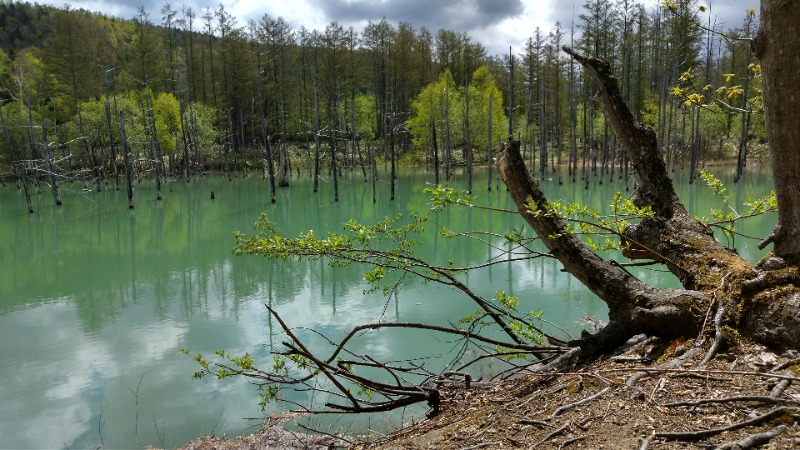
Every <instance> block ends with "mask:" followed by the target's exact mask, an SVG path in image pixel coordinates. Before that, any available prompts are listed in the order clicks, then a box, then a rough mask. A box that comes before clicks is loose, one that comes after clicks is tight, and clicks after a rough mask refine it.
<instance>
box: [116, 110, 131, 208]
mask: <svg viewBox="0 0 800 450" xmlns="http://www.w3.org/2000/svg"><path fill="white" fill-rule="evenodd" d="M119 134H120V144H121V145H122V152H123V154H124V155H125V181H126V183H127V187H128V209H133V167H131V164H132V163H131V151H130V146H129V145H128V138H126V137H125V113H124V112H120V113H119Z"/></svg>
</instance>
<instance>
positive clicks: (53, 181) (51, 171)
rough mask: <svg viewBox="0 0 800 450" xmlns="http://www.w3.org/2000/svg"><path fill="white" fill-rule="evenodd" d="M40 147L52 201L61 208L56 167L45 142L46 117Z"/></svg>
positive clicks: (51, 153)
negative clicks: (44, 159)
mask: <svg viewBox="0 0 800 450" xmlns="http://www.w3.org/2000/svg"><path fill="white" fill-rule="evenodd" d="M42 146H43V147H44V152H45V157H46V158H47V173H48V175H49V176H50V190H51V191H52V192H53V200H55V202H56V205H58V206H61V194H60V193H59V192H58V174H56V166H55V164H54V163H53V152H52V151H50V145H49V143H48V142H47V117H45V118H44V123H43V124H42Z"/></svg>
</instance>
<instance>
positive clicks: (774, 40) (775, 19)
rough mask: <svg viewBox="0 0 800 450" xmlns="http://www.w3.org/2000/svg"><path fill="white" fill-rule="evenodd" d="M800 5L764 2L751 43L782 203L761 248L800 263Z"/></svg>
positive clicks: (778, 196) (765, 0) (776, 187)
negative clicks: (759, 71)
mask: <svg viewBox="0 0 800 450" xmlns="http://www.w3.org/2000/svg"><path fill="white" fill-rule="evenodd" d="M798 20H800V2H796V1H786V0H762V1H761V27H760V29H759V31H758V33H757V35H756V38H755V39H754V40H753V42H752V47H753V51H754V52H755V55H756V57H758V59H759V60H760V61H761V69H762V73H763V83H764V104H765V106H766V107H765V110H764V114H765V119H766V124H767V134H768V136H769V148H770V156H771V160H772V163H773V164H772V166H773V167H772V169H773V175H774V179H775V195H776V197H777V199H778V207H779V209H778V224H777V225H776V226H775V229H774V230H773V232H772V234H771V235H770V236H769V237H768V238H767V239H766V240H765V241H764V242H763V243H762V244H761V247H762V248H763V247H766V246H767V245H768V244H769V243H772V244H774V253H775V255H777V256H780V257H783V258H786V259H788V260H792V261H794V262H797V261H798V259H799V258H798V257H800V189H798V185H800V119H798V117H800V116H798V114H797V112H798V111H799V110H800V96H798V88H800V83H798V80H797V74H798V73H800V53H798V51H797V49H798V48H800V28H798V27H797V23H798Z"/></svg>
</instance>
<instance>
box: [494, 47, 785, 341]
mask: <svg viewBox="0 0 800 450" xmlns="http://www.w3.org/2000/svg"><path fill="white" fill-rule="evenodd" d="M564 50H565V51H566V52H567V53H569V54H570V55H572V56H573V57H574V58H575V59H576V60H577V61H578V62H580V63H581V64H582V65H583V67H584V68H585V70H586V71H587V72H588V73H589V74H590V75H591V76H592V78H594V80H595V81H596V82H597V84H598V93H597V96H596V100H597V102H598V103H599V105H600V107H601V109H602V110H603V112H604V114H605V115H606V118H607V120H608V122H609V124H610V125H611V127H612V129H613V131H614V133H615V134H616V135H617V138H618V139H619V140H620V142H621V143H622V145H623V147H624V148H625V149H626V151H627V152H628V157H629V158H630V161H631V163H632V165H633V167H634V169H635V176H636V183H637V191H636V197H635V198H634V203H635V204H636V205H637V206H639V207H644V206H649V207H651V208H652V210H653V212H654V215H653V217H652V218H649V219H645V220H643V221H642V222H641V223H639V224H637V225H633V226H630V227H629V228H628V229H626V230H625V232H624V233H623V234H624V236H623V237H624V239H625V240H626V241H627V242H628V243H629V244H630V248H629V249H628V250H627V251H626V252H625V255H626V256H629V257H634V258H648V259H653V260H656V261H659V262H661V263H663V264H665V265H666V267H667V268H668V269H669V270H670V271H671V272H672V273H673V274H674V275H675V276H677V277H678V278H679V279H680V281H681V283H682V284H683V286H684V289H663V288H655V287H652V286H649V285H647V284H646V283H644V282H642V281H641V280H639V279H637V278H635V277H634V276H633V275H631V274H629V273H628V272H626V271H624V270H622V269H621V268H619V267H617V266H615V265H613V264H612V263H611V262H609V261H605V260H603V259H602V258H600V257H599V256H598V255H597V254H596V253H594V252H593V251H592V250H591V249H589V248H588V247H587V246H586V245H585V244H583V243H582V242H581V241H580V240H579V239H578V238H577V237H576V236H575V235H574V234H571V233H569V232H568V231H567V227H566V224H565V223H564V222H563V221H562V220H561V219H560V218H559V217H558V216H556V215H555V214H553V213H552V212H551V211H550V210H549V209H548V200H547V199H546V198H545V196H544V194H543V193H542V191H541V189H540V188H539V186H538V184H537V183H536V182H535V181H534V180H533V178H532V177H531V176H530V173H529V172H528V171H527V169H526V167H525V164H524V161H523V160H522V157H521V155H520V151H519V148H520V143H519V141H514V140H513V139H512V138H511V137H509V140H508V141H506V142H505V143H504V145H503V148H502V153H501V154H500V155H499V157H498V158H497V162H496V166H497V169H498V171H499V173H500V176H501V178H502V179H503V181H504V182H505V184H506V186H507V187H508V189H509V192H510V194H511V196H512V197H513V199H514V201H515V203H516V205H517V207H518V209H519V212H520V213H521V214H522V216H523V217H524V218H525V220H526V221H527V222H528V224H530V225H531V227H533V229H534V230H535V231H536V233H537V234H538V235H539V237H540V239H542V241H543V242H544V244H545V245H546V246H547V248H548V249H549V250H550V252H551V254H553V256H555V257H556V258H557V259H558V260H559V261H560V262H561V263H562V264H563V266H564V269H565V270H566V271H567V272H569V273H571V274H572V275H573V276H575V277H576V278H577V279H578V280H580V281H581V282H582V283H583V284H584V285H586V286H587V287H588V288H589V289H590V290H591V291H592V292H594V293H595V294H596V295H597V296H598V297H600V299H602V300H603V301H604V302H606V304H607V305H608V307H609V323H608V325H607V326H606V327H605V328H604V329H603V330H601V331H600V332H599V333H598V334H597V335H595V336H584V339H583V340H582V341H579V342H576V344H577V345H580V346H581V347H582V349H584V350H586V351H587V353H586V356H591V355H593V354H595V353H596V352H598V351H600V352H602V351H607V350H609V349H611V348H614V347H616V346H617V345H618V344H620V343H622V342H623V341H624V340H625V339H627V338H628V337H630V336H632V335H634V334H636V333H642V332H644V333H647V334H650V335H661V336H665V337H676V336H693V335H695V334H696V333H697V332H698V331H699V330H700V329H701V328H702V325H703V323H704V322H705V321H706V320H707V317H708V314H709V311H710V310H712V309H719V308H724V312H725V313H726V314H725V315H724V316H723V317H724V320H725V324H726V325H727V326H729V327H730V328H731V329H735V330H737V331H739V332H741V333H743V334H744V335H747V336H750V337H752V338H755V339H756V340H758V341H760V342H763V343H766V344H769V345H772V346H774V347H778V348H787V347H797V346H798V342H800V294H799V293H798V289H797V288H796V287H795V285H794V284H795V283H797V282H798V281H800V276H798V270H797V267H795V266H791V265H787V264H786V263H785V262H784V261H783V260H777V259H774V258H773V259H766V260H765V261H763V262H762V263H760V264H759V265H756V266H754V265H752V264H750V263H748V262H747V261H745V260H744V259H742V258H741V257H739V256H738V255H737V254H736V252H735V251H733V250H731V249H728V248H726V247H725V246H723V245H721V244H720V243H719V242H717V241H716V240H715V239H714V237H713V234H712V233H711V230H710V229H709V228H708V227H707V226H706V225H704V224H703V223H700V222H699V221H697V220H696V219H695V218H694V217H692V215H691V214H689V213H688V212H687V211H686V209H685V207H684V206H683V204H682V203H681V201H680V199H678V197H677V195H676V194H675V191H674V189H673V185H672V181H671V180H670V179H669V177H668V175H667V169H666V165H665V164H664V161H663V160H662V159H661V156H660V155H659V152H658V145H657V141H656V136H655V134H654V133H653V132H652V131H651V130H648V129H646V128H644V127H643V126H642V125H641V124H639V123H638V122H637V121H636V120H635V119H634V117H633V114H631V112H630V110H629V109H628V107H627V105H626V104H625V102H624V100H623V99H622V96H621V94H620V90H619V86H618V83H617V80H616V78H614V76H613V75H612V73H611V71H610V65H609V64H608V63H607V62H606V61H604V60H601V59H595V58H587V57H585V56H583V55H580V54H578V53H576V52H574V51H573V50H572V49H570V48H567V47H565V48H564ZM768 106H769V104H768ZM798 181H800V180H798ZM776 183H778V179H777V178H776ZM792 189H795V191H797V183H795V184H794V185H793V187H792Z"/></svg>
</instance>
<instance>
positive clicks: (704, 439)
mask: <svg viewBox="0 0 800 450" xmlns="http://www.w3.org/2000/svg"><path fill="white" fill-rule="evenodd" d="M693 348H694V347H693V345H692V342H691V341H689V342H680V341H678V342H661V341H659V340H654V339H648V340H643V341H642V342H640V343H638V344H636V345H634V346H632V347H631V348H629V349H628V350H627V351H626V352H624V353H620V354H618V355H616V356H613V357H608V358H605V359H603V360H600V361H597V362H595V363H593V364H591V365H589V366H586V367H584V368H582V369H581V370H580V371H575V372H570V373H557V374H553V373H551V374H522V373H521V374H519V375H518V376H517V377H515V378H514V379H511V380H505V381H502V382H493V383H476V384H475V385H474V386H472V387H471V389H465V388H463V387H460V388H458V387H450V388H447V389H445V390H444V391H443V392H442V394H443V395H442V398H443V402H442V411H441V413H440V414H439V415H437V416H436V417H434V418H432V419H428V420H424V421H421V422H419V423H417V424H415V425H413V426H410V427H408V428H406V429H403V430H399V431H398V432H396V433H394V434H392V435H391V436H388V437H386V438H382V439H380V440H376V441H373V442H362V443H357V442H353V441H352V440H350V442H349V443H347V442H343V441H336V440H335V439H334V438H332V437H330V436H324V435H305V434H297V433H291V432H288V431H286V430H285V429H283V428H282V427H281V426H280V422H278V421H275V420H270V421H268V423H267V424H266V426H265V427H264V428H262V429H261V430H259V431H258V432H257V433H254V434H253V435H249V436H244V437H238V438H235V439H218V438H215V437H213V436H212V437H202V438H200V439H198V440H196V441H194V442H192V443H190V444H188V445H187V446H185V447H183V450H210V449H225V450H242V449H295V448H311V449H322V448H348V447H349V448H358V449H460V450H474V449H501V448H502V449H508V448H536V449H678V448H680V449H686V448H697V449H701V448H721V449H745V448H765V449H797V448H800V427H798V421H800V387H799V386H800V378H798V375H800V355H798V354H796V353H792V352H790V353H787V354H784V355H776V354H775V353H772V352H770V351H768V350H766V349H764V348H762V347H759V346H755V345H752V344H746V343H743V344H739V345H738V346H736V347H735V348H728V349H726V350H725V352H723V353H718V354H716V356H715V357H714V358H713V359H711V360H710V361H709V362H708V363H707V364H706V365H705V366H702V365H701V364H700V362H701V360H702V359H703V357H704V356H705V355H706V354H707V348H700V347H697V348H694V349H693ZM684 352H685V353H684ZM677 355H682V356H681V359H676V357H677ZM690 355H691V356H690ZM670 364H671V366H670V367H672V368H671V369H667V368H666V367H667V365H670ZM659 367H660V368H661V369H659V370H655V369H656V368H659ZM700 367H702V368H700ZM641 369H649V370H647V371H643V370H641ZM645 374H646V375H645ZM631 377H641V378H640V379H638V380H637V381H635V382H634V381H632V378H631Z"/></svg>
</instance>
